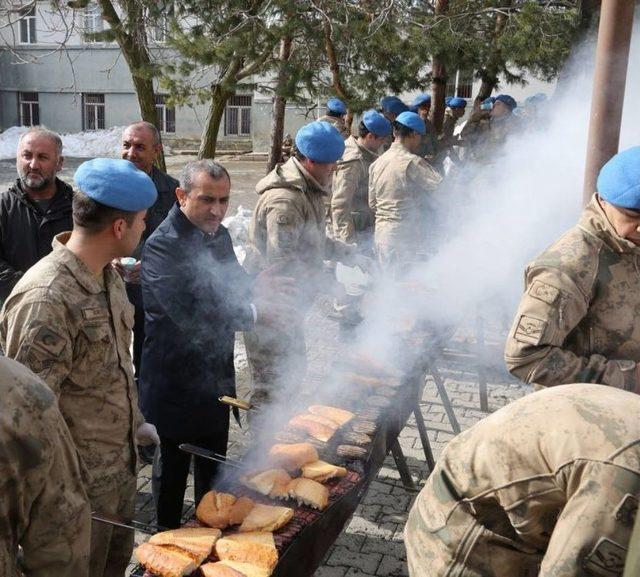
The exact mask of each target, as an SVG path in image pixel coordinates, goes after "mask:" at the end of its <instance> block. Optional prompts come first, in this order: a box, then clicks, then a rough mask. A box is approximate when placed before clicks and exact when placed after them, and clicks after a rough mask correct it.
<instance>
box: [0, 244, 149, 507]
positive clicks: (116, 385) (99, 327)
mask: <svg viewBox="0 0 640 577" xmlns="http://www.w3.org/2000/svg"><path fill="white" fill-rule="evenodd" d="M69 234H70V233H64V234H61V235H58V236H57V237H56V238H55V240H54V243H53V246H54V247H53V252H52V253H51V254H50V255H48V256H47V257H45V258H44V259H42V260H41V261H40V262H39V263H37V264H36V265H35V266H33V267H32V268H30V269H29V270H28V271H27V273H26V274H25V275H24V276H23V277H22V278H21V279H20V281H19V282H18V284H17V285H16V286H15V288H14V289H13V291H12V293H11V295H10V296H9V298H8V299H7V301H6V302H5V304H4V307H3V309H2V313H1V314H0V333H1V335H0V336H1V339H2V346H3V348H4V350H5V352H6V355H7V356H8V357H11V358H14V359H16V360H17V361H20V362H21V363H23V364H25V365H26V366H27V367H29V368H30V369H31V370H32V371H33V372H34V373H36V374H37V375H38V376H39V377H40V378H42V379H43V380H44V381H45V382H46V383H47V384H48V385H49V386H50V387H51V388H52V389H53V391H54V393H55V394H56V396H57V397H58V404H59V405H60V411H61V412H62V414H63V416H64V418H65V420H66V422H67V424H68V426H69V430H70V431H71V436H72V437H73V440H74V442H75V445H76V449H77V450H78V456H79V460H80V468H81V471H82V474H83V477H84V480H85V486H86V489H87V492H88V493H89V497H92V496H94V495H99V494H102V493H105V492H107V491H110V490H113V489H115V488H117V487H118V486H119V484H120V483H121V481H122V480H123V479H128V478H129V476H130V475H131V473H133V472H135V463H136V449H135V441H134V435H135V432H136V430H137V427H138V426H139V425H140V424H141V423H142V422H144V420H143V418H142V416H141V414H140V411H139V409H138V396H137V392H136V387H135V383H134V380H133V368H132V361H131V354H130V352H129V345H130V343H131V328H132V326H133V307H132V306H131V305H130V304H129V301H128V299H127V295H126V292H125V290H124V283H123V282H122V279H121V278H120V276H119V275H118V273H117V272H116V271H115V270H114V269H112V268H111V267H110V266H109V267H106V268H105V269H104V286H102V284H101V283H100V282H98V280H97V279H96V278H95V276H94V275H93V274H92V273H91V271H89V269H88V268H87V267H86V266H85V264H84V263H83V262H82V261H81V260H80V259H78V257H76V256H75V255H74V254H73V253H72V252H71V251H69V250H68V249H67V248H66V247H65V243H66V241H67V240H68V238H69Z"/></svg>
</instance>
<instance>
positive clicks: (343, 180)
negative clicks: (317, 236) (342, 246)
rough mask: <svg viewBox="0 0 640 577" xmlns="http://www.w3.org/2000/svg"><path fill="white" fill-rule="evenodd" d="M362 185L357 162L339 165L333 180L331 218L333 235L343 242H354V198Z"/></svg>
mask: <svg viewBox="0 0 640 577" xmlns="http://www.w3.org/2000/svg"><path fill="white" fill-rule="evenodd" d="M359 183H360V171H359V170H358V166H357V164H356V163H355V162H344V163H340V164H338V167H337V169H336V173H335V176H334V179H333V196H332V197H331V218H332V220H333V234H334V235H335V237H336V238H337V239H339V240H341V241H343V242H352V241H353V240H354V226H353V218H352V216H351V212H352V209H353V197H354V195H355V192H356V190H358V186H359Z"/></svg>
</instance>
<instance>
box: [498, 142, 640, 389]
mask: <svg viewBox="0 0 640 577" xmlns="http://www.w3.org/2000/svg"><path fill="white" fill-rule="evenodd" d="M525 282H526V290H525V293H524V296H523V297H522V300H521V301H520V306H519V308H518V312H517V313H516V317H515V320H514V323H513V326H512V329H511V332H510V334H509V336H508V338H507V345H506V350H505V361H506V364H507V368H508V369H509V371H510V372H511V373H512V374H513V375H515V376H517V377H518V378H520V379H522V380H523V381H525V382H528V383H535V384H538V385H542V386H551V385H558V384H563V383H573V382H589V383H601V384H605V385H610V386H613V387H617V388H620V389H625V390H627V391H634V392H640V147H635V148H631V149H629V150H626V151H624V152H621V153H619V154H617V155H616V156H614V157H613V158H612V159H611V160H610V161H609V162H608V163H607V164H605V166H604V167H603V168H602V170H601V171H600V175H599V176H598V182H597V192H596V193H595V194H594V196H593V198H592V199H591V202H590V203H589V204H588V205H587V207H586V208H585V210H584V212H583V213H582V216H581V218H580V221H579V223H578V224H577V225H576V226H575V227H573V228H572V229H571V230H570V231H568V232H567V233H566V234H564V236H562V237H561V238H560V239H559V240H558V241H556V242H555V243H554V244H553V245H552V246H551V247H550V248H548V249H547V250H546V251H545V252H543V253H542V254H541V255H540V256H538V257H537V258H536V259H535V260H534V261H533V262H532V263H531V264H529V266H528V267H527V270H526V274H525Z"/></svg>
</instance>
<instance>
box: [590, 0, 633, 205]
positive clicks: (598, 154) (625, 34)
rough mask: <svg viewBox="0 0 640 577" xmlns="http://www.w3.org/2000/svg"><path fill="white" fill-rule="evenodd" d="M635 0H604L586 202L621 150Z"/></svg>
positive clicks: (593, 102)
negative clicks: (611, 159)
mask: <svg viewBox="0 0 640 577" xmlns="http://www.w3.org/2000/svg"><path fill="white" fill-rule="evenodd" d="M634 4H635V0H602V8H601V9H600V25H599V27H598V46H597V49H596V69H595V74H594V77H593V96H592V98H591V120H590V122H589V140H588V143H587V163H586V168H585V176H584V192H583V200H584V204H587V203H588V202H589V199H590V198H591V195H592V194H593V193H594V192H595V190H596V180H597V178H598V173H599V172H600V169H601V168H602V166H603V165H604V164H605V163H606V162H607V161H608V160H609V159H610V158H611V157H612V156H613V155H615V154H616V153H617V152H618V145H619V143H620V124H621V122H622V107H623V104H624V89H625V82H626V78H627V64H628V62H629V47H630V44H631V30H632V28H633V9H634Z"/></svg>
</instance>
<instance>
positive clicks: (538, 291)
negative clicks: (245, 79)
mask: <svg viewBox="0 0 640 577" xmlns="http://www.w3.org/2000/svg"><path fill="white" fill-rule="evenodd" d="M529 294H530V295H531V296H532V297H533V298H534V299H538V300H540V301H542V302H545V303H547V304H550V305H552V304H553V303H555V302H556V301H557V300H558V297H559V296H560V289H557V288H556V287H554V286H551V285H550V284H547V283H545V282H542V281H539V280H536V281H534V282H533V284H532V285H531V287H530V288H529Z"/></svg>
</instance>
